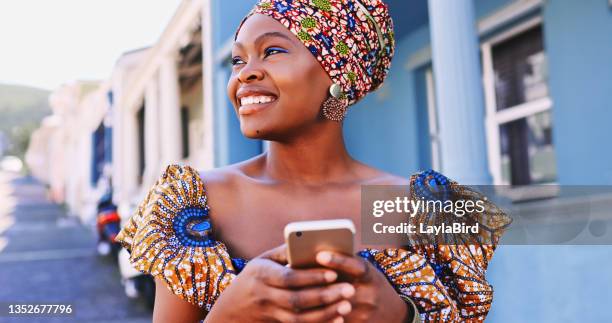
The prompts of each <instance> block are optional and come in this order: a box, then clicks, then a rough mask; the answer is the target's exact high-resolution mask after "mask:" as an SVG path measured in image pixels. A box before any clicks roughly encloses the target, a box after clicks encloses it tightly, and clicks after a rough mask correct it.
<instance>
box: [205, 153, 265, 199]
mask: <svg viewBox="0 0 612 323" xmlns="http://www.w3.org/2000/svg"><path fill="white" fill-rule="evenodd" d="M260 160H261V157H260V156H255V157H253V158H251V159H247V160H245V161H242V162H239V163H235V164H231V165H227V166H222V167H217V168H212V169H207V170H200V171H198V175H199V177H200V178H201V179H202V181H203V182H204V184H205V186H206V187H207V188H208V189H209V190H215V191H217V190H222V191H225V190H235V189H237V188H239V186H240V185H241V184H242V183H244V182H245V181H247V180H250V179H252V178H253V177H254V176H253V173H256V172H257V171H256V169H257V168H258V167H259V164H260V162H261V161H260Z"/></svg>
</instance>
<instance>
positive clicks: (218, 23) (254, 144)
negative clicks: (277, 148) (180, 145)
mask: <svg viewBox="0 0 612 323" xmlns="http://www.w3.org/2000/svg"><path fill="white" fill-rule="evenodd" d="M254 3H255V2H254V1H213V17H215V20H214V22H213V43H214V46H215V48H214V52H215V53H218V52H219V51H220V50H221V48H222V47H223V46H224V45H225V44H226V43H227V41H228V40H230V39H232V38H233V36H234V32H235V31H236V29H237V27H238V25H239V24H240V22H241V21H242V18H243V17H244V16H245V15H246V14H247V13H248V12H249V10H250V9H251V8H252V6H253V4H254ZM230 73H231V67H230V65H228V63H227V62H223V63H221V64H219V65H217V66H216V67H215V71H214V74H215V80H214V82H215V84H214V87H215V93H214V99H213V101H214V103H215V105H214V119H215V129H214V134H215V165H216V166H223V165H227V164H232V163H236V162H240V161H243V160H245V159H248V158H250V157H252V156H254V155H257V154H259V153H260V152H261V151H262V148H261V147H262V145H261V142H260V141H259V140H252V139H248V138H245V137H244V136H243V135H242V132H240V122H239V121H238V118H237V116H236V113H235V112H234V107H233V106H232V104H231V102H230V101H229V99H228V98H227V94H226V85H227V80H228V79H229V76H230Z"/></svg>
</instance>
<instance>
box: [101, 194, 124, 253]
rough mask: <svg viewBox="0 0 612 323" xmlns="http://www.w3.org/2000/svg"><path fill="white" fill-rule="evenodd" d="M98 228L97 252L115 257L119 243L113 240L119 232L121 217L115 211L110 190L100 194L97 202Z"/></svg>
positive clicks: (119, 246)
mask: <svg viewBox="0 0 612 323" xmlns="http://www.w3.org/2000/svg"><path fill="white" fill-rule="evenodd" d="M96 223H97V229H98V247H97V249H98V254H99V255H101V256H109V255H112V257H113V258H115V257H117V254H118V253H119V250H120V249H121V245H120V244H119V243H118V242H116V241H115V237H116V236H117V234H118V233H119V230H120V225H121V219H120V218H119V213H118V212H117V206H116V205H115V204H113V195H112V192H108V193H106V194H104V196H102V198H101V199H100V201H99V202H98V215H97V218H96Z"/></svg>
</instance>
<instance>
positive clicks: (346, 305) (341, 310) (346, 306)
mask: <svg viewBox="0 0 612 323" xmlns="http://www.w3.org/2000/svg"><path fill="white" fill-rule="evenodd" d="M350 312H351V303H350V302H347V301H344V302H342V303H340V305H339V306H338V314H340V315H346V314H348V313H350Z"/></svg>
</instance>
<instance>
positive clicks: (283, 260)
mask: <svg viewBox="0 0 612 323" xmlns="http://www.w3.org/2000/svg"><path fill="white" fill-rule="evenodd" d="M256 258H265V259H270V260H272V261H274V262H276V263H279V264H281V265H286V264H287V263H288V262H287V244H285V243H284V244H282V245H280V246H278V247H276V248H274V249H270V250H268V251H265V252H264V253H262V254H261V255H259V256H257V257H256Z"/></svg>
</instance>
